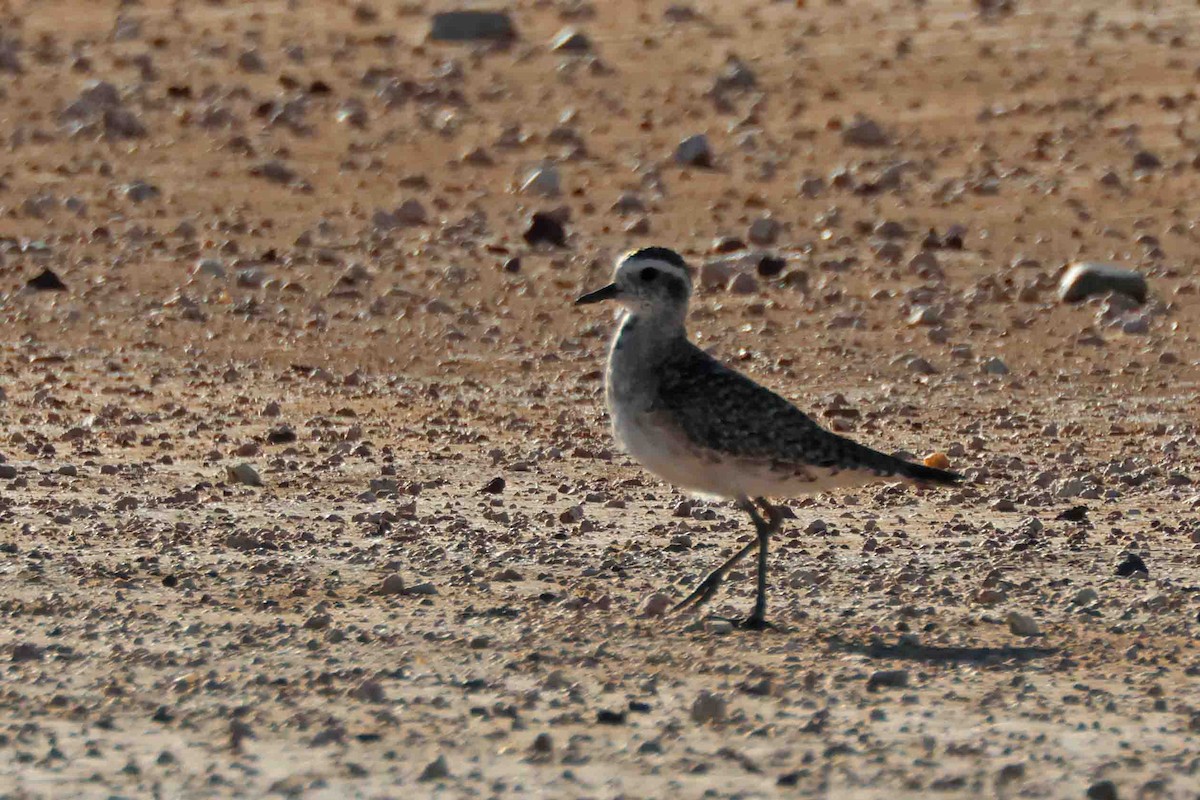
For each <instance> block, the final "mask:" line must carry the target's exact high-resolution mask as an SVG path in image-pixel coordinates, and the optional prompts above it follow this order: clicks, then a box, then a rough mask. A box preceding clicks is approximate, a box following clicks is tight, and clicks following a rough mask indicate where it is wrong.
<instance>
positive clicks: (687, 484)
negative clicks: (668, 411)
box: [613, 409, 879, 499]
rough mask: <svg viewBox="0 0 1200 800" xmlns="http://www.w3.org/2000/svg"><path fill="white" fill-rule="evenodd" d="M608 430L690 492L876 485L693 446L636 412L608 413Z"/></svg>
mask: <svg viewBox="0 0 1200 800" xmlns="http://www.w3.org/2000/svg"><path fill="white" fill-rule="evenodd" d="M613 430H614V432H615V434H616V436H617V439H618V440H619V441H620V442H621V444H622V445H623V446H624V448H625V450H626V452H628V453H629V455H631V456H633V458H635V459H637V461H638V462H639V463H641V464H642V466H644V467H645V468H646V469H648V470H650V471H651V472H653V473H654V474H655V475H657V476H658V477H660V478H662V479H663V480H665V481H667V482H668V483H671V484H674V485H675V486H677V487H679V488H680V489H683V490H685V491H688V492H691V493H693V494H698V495H704V496H709V497H724V498H730V499H736V498H742V497H799V496H803V495H810V494H818V493H820V492H824V491H829V490H832V489H842V488H848V487H853V486H858V485H862V484H864V483H870V482H873V481H878V480H879V478H878V477H877V476H875V475H872V474H870V473H859V472H856V471H847V470H830V469H822V468H818V467H807V468H805V469H804V470H803V472H800V471H794V470H789V469H786V468H781V467H780V465H778V464H771V463H769V462H766V461H757V460H754V459H747V458H739V457H737V456H732V455H723V454H721V453H717V452H714V451H712V450H706V449H702V448H699V447H696V446H695V445H694V444H692V443H691V442H689V441H688V440H687V439H686V438H684V436H683V435H682V434H681V433H679V432H678V431H674V430H671V429H670V428H669V427H668V426H664V425H662V424H661V420H660V419H655V417H654V416H653V415H652V414H648V413H646V412H641V411H632V410H629V409H626V410H624V411H618V410H616V409H614V410H613Z"/></svg>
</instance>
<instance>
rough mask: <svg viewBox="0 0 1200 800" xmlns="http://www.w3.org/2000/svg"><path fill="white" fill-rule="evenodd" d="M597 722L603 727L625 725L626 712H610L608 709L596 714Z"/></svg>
mask: <svg viewBox="0 0 1200 800" xmlns="http://www.w3.org/2000/svg"><path fill="white" fill-rule="evenodd" d="M596 722H598V723H599V724H601V725H624V724H625V712H624V711H609V710H608V709H607V708H604V709H601V710H600V711H598V712H596Z"/></svg>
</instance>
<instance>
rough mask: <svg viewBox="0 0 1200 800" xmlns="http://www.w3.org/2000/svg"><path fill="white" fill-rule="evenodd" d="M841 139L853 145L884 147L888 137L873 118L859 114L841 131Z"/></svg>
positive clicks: (888, 139)
mask: <svg viewBox="0 0 1200 800" xmlns="http://www.w3.org/2000/svg"><path fill="white" fill-rule="evenodd" d="M842 141H843V142H844V143H846V144H848V145H853V146H854V147H886V146H887V145H888V144H890V143H891V139H890V137H888V135H887V134H886V133H885V132H884V130H883V128H882V127H880V125H879V123H878V122H876V121H875V120H873V119H869V118H867V117H863V116H859V117H855V119H854V121H853V122H851V123H850V124H849V125H847V126H846V128H845V130H843V131H842Z"/></svg>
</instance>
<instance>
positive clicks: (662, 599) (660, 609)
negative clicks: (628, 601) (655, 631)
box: [641, 592, 671, 617]
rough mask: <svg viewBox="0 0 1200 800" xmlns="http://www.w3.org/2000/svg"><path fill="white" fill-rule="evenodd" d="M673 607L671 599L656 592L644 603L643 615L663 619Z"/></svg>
mask: <svg viewBox="0 0 1200 800" xmlns="http://www.w3.org/2000/svg"><path fill="white" fill-rule="evenodd" d="M670 607H671V598H670V597H668V596H667V595H665V594H663V593H662V592H655V593H654V594H652V595H650V596H649V597H647V598H646V599H645V600H644V601H642V609H641V615H642V616H643V617H661V616H662V615H663V614H666V613H667V609H669V608H670Z"/></svg>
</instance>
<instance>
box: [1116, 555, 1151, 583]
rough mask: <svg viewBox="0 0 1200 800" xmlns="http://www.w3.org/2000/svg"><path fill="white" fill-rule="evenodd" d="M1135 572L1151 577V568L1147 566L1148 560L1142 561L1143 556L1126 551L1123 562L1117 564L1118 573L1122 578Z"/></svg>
mask: <svg viewBox="0 0 1200 800" xmlns="http://www.w3.org/2000/svg"><path fill="white" fill-rule="evenodd" d="M1135 572H1140V573H1142V574H1143V575H1145V576H1146V577H1150V570H1149V569H1147V568H1146V562H1145V561H1142V558H1141V556H1139V555H1137V554H1136V553H1126V554H1125V558H1124V559H1122V560H1121V563H1120V564H1117V575H1119V576H1120V577H1122V578H1128V577H1129V576H1131V575H1133V574H1134V573H1135Z"/></svg>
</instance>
